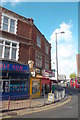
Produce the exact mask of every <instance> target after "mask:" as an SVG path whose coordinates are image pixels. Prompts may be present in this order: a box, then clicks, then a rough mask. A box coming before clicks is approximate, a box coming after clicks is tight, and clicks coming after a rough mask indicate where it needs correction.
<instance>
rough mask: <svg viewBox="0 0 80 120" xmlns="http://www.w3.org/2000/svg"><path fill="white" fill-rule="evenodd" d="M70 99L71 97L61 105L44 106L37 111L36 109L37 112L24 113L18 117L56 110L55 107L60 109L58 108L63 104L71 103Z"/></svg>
mask: <svg viewBox="0 0 80 120" xmlns="http://www.w3.org/2000/svg"><path fill="white" fill-rule="evenodd" d="M71 99H72V97H69V99H68V100H66V101H65V102H63V103H61V104H58V105H55V106H54V105H53V106H52V105H50V106H44V108H39V109H37V110H34V111H30V112H26V113H25V112H24V113H23V114H21V115H20V116H22V115H27V114H32V113H37V112H42V111H45V110H49V109H52V108H57V107H60V106H62V105H64V104H66V103H68V102H70V101H71Z"/></svg>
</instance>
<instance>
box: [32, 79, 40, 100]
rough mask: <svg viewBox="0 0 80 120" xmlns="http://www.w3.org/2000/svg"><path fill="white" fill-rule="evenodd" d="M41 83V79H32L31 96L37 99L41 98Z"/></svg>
mask: <svg viewBox="0 0 80 120" xmlns="http://www.w3.org/2000/svg"><path fill="white" fill-rule="evenodd" d="M40 89H41V82H40V79H39V78H32V77H31V78H30V96H31V98H37V97H39V96H40Z"/></svg>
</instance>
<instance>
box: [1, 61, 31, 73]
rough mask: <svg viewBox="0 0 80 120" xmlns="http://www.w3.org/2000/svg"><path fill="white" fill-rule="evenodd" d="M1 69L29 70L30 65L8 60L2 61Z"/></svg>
mask: <svg viewBox="0 0 80 120" xmlns="http://www.w3.org/2000/svg"><path fill="white" fill-rule="evenodd" d="M0 70H10V71H24V72H29V66H28V65H22V64H19V63H11V62H7V61H0Z"/></svg>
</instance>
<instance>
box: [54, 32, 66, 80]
mask: <svg viewBox="0 0 80 120" xmlns="http://www.w3.org/2000/svg"><path fill="white" fill-rule="evenodd" d="M63 33H65V32H64V31H62V32H57V33H55V35H56V69H57V82H58V50H57V34H63Z"/></svg>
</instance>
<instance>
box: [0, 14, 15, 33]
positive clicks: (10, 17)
mask: <svg viewBox="0 0 80 120" xmlns="http://www.w3.org/2000/svg"><path fill="white" fill-rule="evenodd" d="M4 16H5V17H8V18H9V21H8V31H6V30H4V29H3V20H4ZM1 19H2V20H1V30H3V31H6V32H10V20H11V19H13V20H14V21H15V26H14V32H10V33H12V34H16V33H17V19H16V18H14V17H12V16H9V15H7V14H5V13H2V18H1Z"/></svg>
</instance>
